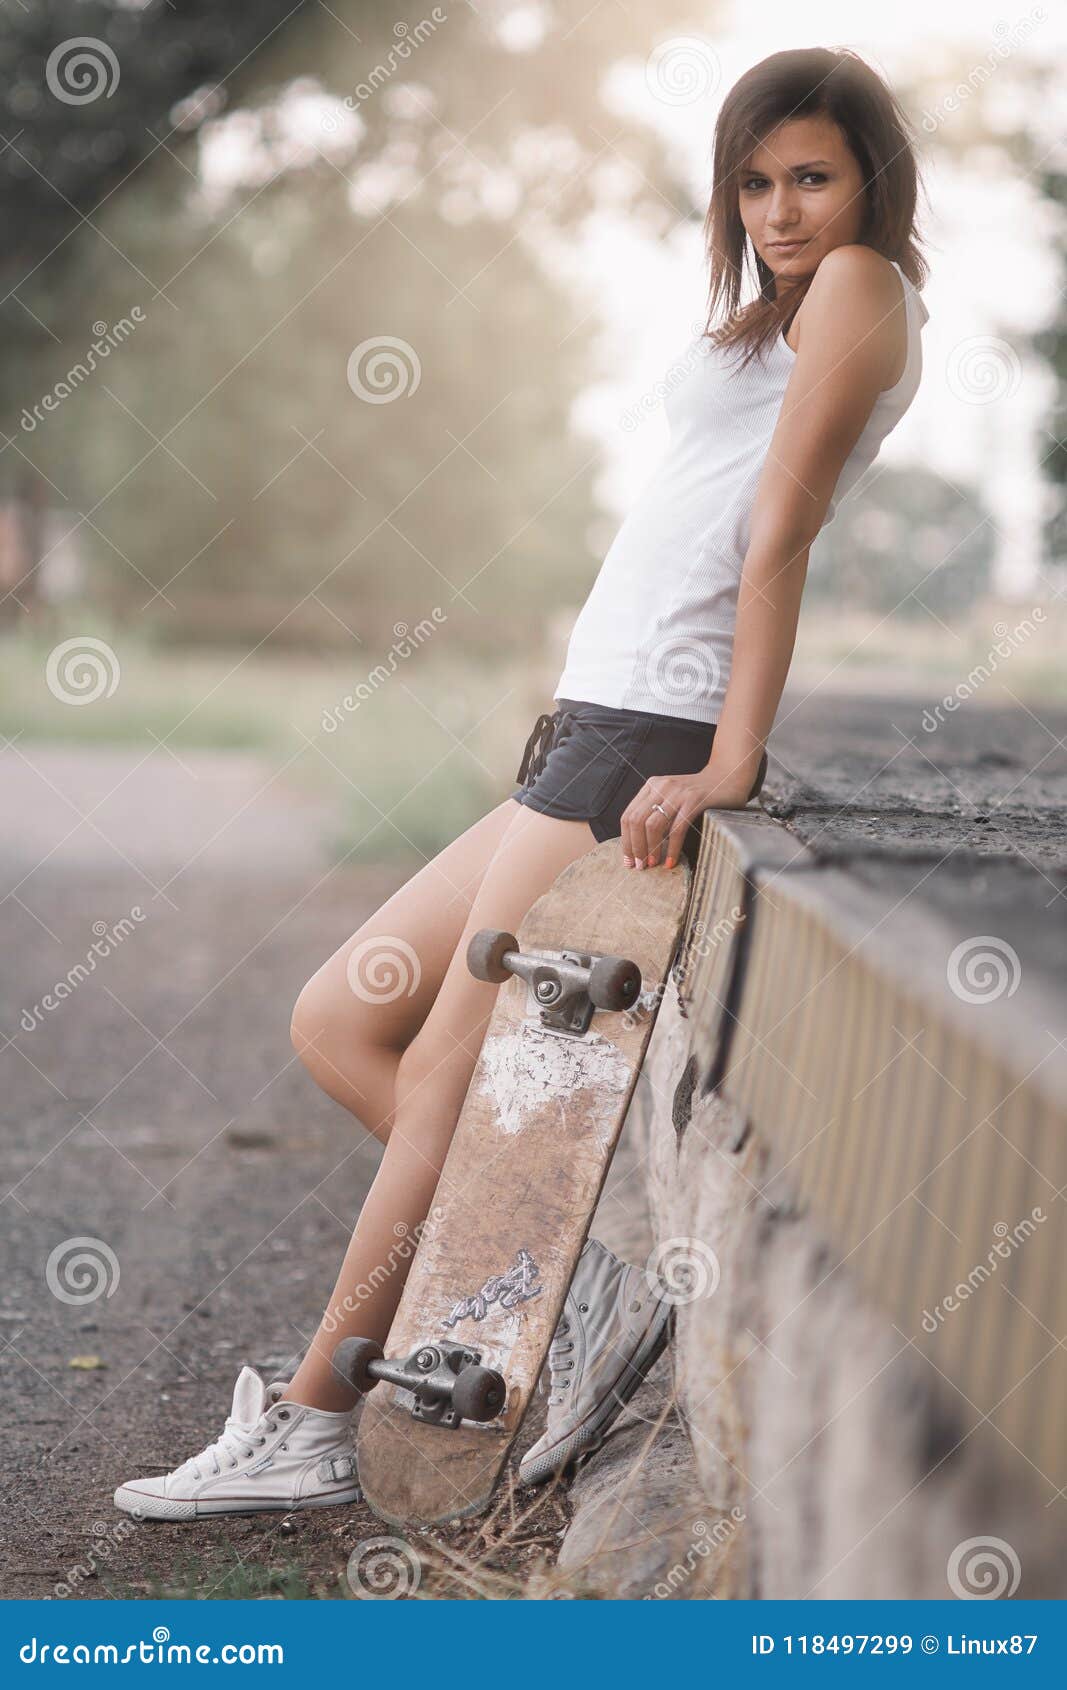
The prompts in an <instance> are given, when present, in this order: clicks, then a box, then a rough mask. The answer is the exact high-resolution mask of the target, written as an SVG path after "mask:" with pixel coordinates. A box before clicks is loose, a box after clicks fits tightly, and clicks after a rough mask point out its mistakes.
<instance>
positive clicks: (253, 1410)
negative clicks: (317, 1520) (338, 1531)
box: [115, 1367, 363, 1520]
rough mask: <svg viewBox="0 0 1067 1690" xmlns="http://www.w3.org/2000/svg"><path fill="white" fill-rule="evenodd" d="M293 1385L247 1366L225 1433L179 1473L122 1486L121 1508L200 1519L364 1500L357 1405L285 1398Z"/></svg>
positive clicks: (141, 1515)
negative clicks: (330, 1406)
mask: <svg viewBox="0 0 1067 1690" xmlns="http://www.w3.org/2000/svg"><path fill="white" fill-rule="evenodd" d="M287 1383H288V1381H287V1380H284V1379H276V1380H275V1381H274V1383H273V1384H271V1385H269V1386H268V1385H265V1384H264V1383H263V1380H262V1379H261V1378H260V1376H259V1374H258V1373H257V1372H256V1370H255V1368H254V1367H242V1369H241V1371H240V1373H239V1375H238V1377H237V1384H236V1385H235V1386H234V1392H233V1403H232V1405H231V1407H230V1414H229V1418H228V1420H227V1421H226V1426H225V1429H224V1431H223V1433H222V1436H221V1437H220V1438H218V1439H216V1441H215V1442H214V1443H213V1444H208V1446H207V1448H206V1449H204V1450H202V1451H201V1452H200V1454H199V1455H194V1456H192V1457H191V1458H190V1459H189V1460H188V1461H185V1462H183V1463H182V1465H181V1466H180V1467H176V1468H175V1469H174V1471H173V1473H163V1474H160V1476H159V1477H158V1478H154V1479H132V1480H131V1481H130V1483H129V1484H125V1485H120V1486H119V1488H118V1490H117V1491H116V1492H115V1506H116V1508H122V1509H124V1510H125V1511H126V1513H127V1514H133V1515H136V1516H137V1518H138V1519H147V1520H193V1519H197V1518H200V1517H202V1516H203V1515H205V1514H255V1513H258V1512H259V1510H260V1509H283V1510H287V1511H288V1510H290V1509H296V1508H329V1507H331V1506H332V1505H333V1504H334V1503H336V1502H358V1501H359V1500H360V1499H361V1497H362V1495H363V1492H362V1491H361V1490H360V1488H359V1484H358V1483H357V1474H356V1450H355V1445H354V1443H353V1441H352V1424H351V1422H352V1415H351V1411H350V1410H343V1411H342V1412H340V1413H337V1414H328V1413H327V1412H326V1411H325V1410H324V1409H320V1408H306V1407H305V1406H304V1404H303V1403H298V1402H288V1401H282V1400H281V1397H282V1392H283V1391H284V1390H285V1387H286V1385H287Z"/></svg>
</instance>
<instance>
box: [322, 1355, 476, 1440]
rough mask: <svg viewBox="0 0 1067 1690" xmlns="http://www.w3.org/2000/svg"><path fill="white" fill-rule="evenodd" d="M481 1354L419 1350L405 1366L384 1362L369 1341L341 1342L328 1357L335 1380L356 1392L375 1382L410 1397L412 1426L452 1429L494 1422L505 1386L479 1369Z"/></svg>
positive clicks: (368, 1389)
mask: <svg viewBox="0 0 1067 1690" xmlns="http://www.w3.org/2000/svg"><path fill="white" fill-rule="evenodd" d="M481 1359H482V1353H481V1351H480V1350H471V1349H468V1348H467V1347H466V1345H464V1344H441V1343H432V1344H420V1346H419V1348H418V1349H417V1350H413V1351H412V1353H411V1355H409V1356H408V1357H407V1359H406V1360H405V1361H386V1359H385V1357H384V1355H383V1352H382V1346H381V1345H380V1344H377V1343H375V1341H374V1339H373V1338H342V1340H341V1342H340V1343H339V1344H338V1346H337V1348H336V1349H335V1350H334V1352H333V1360H332V1366H333V1370H334V1372H335V1373H336V1374H337V1376H338V1378H340V1379H342V1380H343V1381H344V1383H345V1384H346V1385H352V1386H354V1387H355V1389H356V1390H357V1391H371V1390H373V1389H374V1386H375V1385H376V1384H377V1383H378V1382H379V1380H385V1381H387V1382H388V1383H389V1384H391V1385H399V1386H400V1387H401V1389H402V1390H405V1391H410V1392H411V1394H412V1396H413V1397H414V1399H415V1401H414V1403H413V1405H412V1408H411V1416H412V1419H413V1420H427V1421H429V1422H430V1423H431V1424H433V1425H435V1426H452V1427H457V1426H459V1425H460V1423H461V1422H462V1421H464V1420H495V1419H496V1417H497V1415H498V1414H499V1413H500V1411H501V1409H502V1408H503V1407H504V1403H505V1400H506V1398H507V1386H506V1385H505V1383H504V1380H503V1378H502V1377H501V1375H500V1374H499V1373H494V1371H493V1369H492V1368H491V1367H482V1366H481V1365H480V1363H481Z"/></svg>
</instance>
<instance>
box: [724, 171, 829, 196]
mask: <svg viewBox="0 0 1067 1690" xmlns="http://www.w3.org/2000/svg"><path fill="white" fill-rule="evenodd" d="M797 181H798V182H825V181H826V176H825V174H824V172H823V171H821V170H805V172H804V174H803V176H798V177H797ZM741 186H742V188H743V190H744V191H745V192H746V193H753V192H758V190H759V189H760V188H765V187H766V186H767V178H766V177H765V176H750V177H748V179H747V180H746V181H744V182H742V184H741Z"/></svg>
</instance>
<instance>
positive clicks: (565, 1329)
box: [548, 1318, 574, 1408]
mask: <svg viewBox="0 0 1067 1690" xmlns="http://www.w3.org/2000/svg"><path fill="white" fill-rule="evenodd" d="M570 1329H571V1328H570V1321H569V1320H567V1319H566V1318H564V1319H562V1320H561V1321H560V1323H559V1325H558V1326H557V1327H556V1334H555V1337H554V1338H553V1339H552V1342H551V1344H549V1346H548V1374H549V1381H550V1393H549V1398H548V1406H549V1408H558V1407H559V1405H560V1404H561V1403H562V1402H563V1400H564V1399H563V1393H564V1391H566V1390H567V1388H568V1387H569V1385H570V1380H569V1379H564V1377H563V1375H564V1374H565V1373H568V1372H569V1371H570V1369H571V1368H572V1367H573V1366H574V1362H573V1361H567V1360H565V1359H564V1358H565V1357H566V1356H567V1355H569V1354H570V1352H571V1351H572V1350H573V1349H574V1340H573V1339H572V1338H570V1337H569V1336H568V1334H569V1332H570Z"/></svg>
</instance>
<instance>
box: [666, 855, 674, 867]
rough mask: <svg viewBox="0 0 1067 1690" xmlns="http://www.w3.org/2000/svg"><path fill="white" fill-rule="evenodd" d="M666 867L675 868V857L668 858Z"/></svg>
mask: <svg viewBox="0 0 1067 1690" xmlns="http://www.w3.org/2000/svg"><path fill="white" fill-rule="evenodd" d="M666 867H667V868H673V867H674V858H673V857H668V858H667V862H666Z"/></svg>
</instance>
